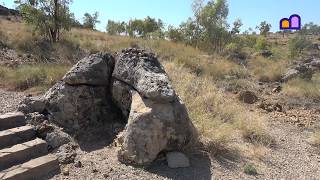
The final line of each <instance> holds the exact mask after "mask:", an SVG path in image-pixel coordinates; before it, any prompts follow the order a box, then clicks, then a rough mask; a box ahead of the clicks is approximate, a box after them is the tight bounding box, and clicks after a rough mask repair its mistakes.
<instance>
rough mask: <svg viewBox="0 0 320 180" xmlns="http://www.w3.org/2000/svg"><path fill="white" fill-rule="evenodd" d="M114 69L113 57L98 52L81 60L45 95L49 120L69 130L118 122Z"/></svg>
mask: <svg viewBox="0 0 320 180" xmlns="http://www.w3.org/2000/svg"><path fill="white" fill-rule="evenodd" d="M113 66H114V59H113V57H112V56H111V55H110V54H102V53H98V54H94V55H91V56H89V57H86V58H84V59H82V60H80V61H79V62H78V63H77V64H76V65H75V66H74V67H72V69H71V70H70V71H69V72H68V73H67V74H66V75H65V76H64V78H63V79H62V81H60V82H58V83H57V84H55V85H54V86H53V87H52V88H51V89H50V90H49V91H48V92H47V93H46V94H45V96H44V99H45V101H46V110H47V111H48V113H49V119H50V120H52V121H54V122H56V123H57V124H59V125H60V126H62V127H66V128H68V129H84V128H86V127H88V126H91V125H94V124H97V123H98V122H102V121H105V120H106V121H107V120H112V119H116V118H117V115H116V113H115V112H117V110H116V109H115V108H114V107H113V105H112V103H111V102H112V100H111V93H110V87H109V86H110V79H111V74H112V70H113V68H114V67H113Z"/></svg>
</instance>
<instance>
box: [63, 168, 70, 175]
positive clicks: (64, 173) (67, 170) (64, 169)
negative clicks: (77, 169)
mask: <svg viewBox="0 0 320 180" xmlns="http://www.w3.org/2000/svg"><path fill="white" fill-rule="evenodd" d="M62 174H63V175H65V176H69V168H67V167H64V168H63V169H62Z"/></svg>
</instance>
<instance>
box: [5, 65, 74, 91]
mask: <svg viewBox="0 0 320 180" xmlns="http://www.w3.org/2000/svg"><path fill="white" fill-rule="evenodd" d="M69 68H70V67H69V66H68V65H61V64H60V65H54V64H39V65H24V66H20V67H17V68H8V67H1V68H0V85H1V86H4V87H5V88H6V89H11V90H20V91H23V90H27V89H30V88H34V89H37V90H39V89H43V90H45V89H48V88H49V87H50V86H52V85H53V84H54V83H56V82H57V81H58V80H60V79H61V78H62V77H63V75H64V74H65V73H66V72H67V70H68V69H69Z"/></svg>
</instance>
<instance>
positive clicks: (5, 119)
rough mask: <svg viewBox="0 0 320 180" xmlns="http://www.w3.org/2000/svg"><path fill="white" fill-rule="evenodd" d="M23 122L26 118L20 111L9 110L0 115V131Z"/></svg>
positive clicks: (21, 124) (22, 124)
mask: <svg viewBox="0 0 320 180" xmlns="http://www.w3.org/2000/svg"><path fill="white" fill-rule="evenodd" d="M25 124H26V120H25V117H24V114H23V113H22V112H11V113H7V114H3V115H0V131H2V130H5V129H11V128H14V127H19V126H24V125H25Z"/></svg>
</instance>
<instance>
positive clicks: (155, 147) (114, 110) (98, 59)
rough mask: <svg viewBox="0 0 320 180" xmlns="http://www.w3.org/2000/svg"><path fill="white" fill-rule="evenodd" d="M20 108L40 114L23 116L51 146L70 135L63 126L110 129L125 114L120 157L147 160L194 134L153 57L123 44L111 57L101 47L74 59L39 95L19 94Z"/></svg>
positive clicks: (78, 130)
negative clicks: (33, 124) (76, 61)
mask: <svg viewBox="0 0 320 180" xmlns="http://www.w3.org/2000/svg"><path fill="white" fill-rule="evenodd" d="M21 109H24V110H25V111H26V112H28V113H33V112H36V111H38V112H40V113H42V114H43V115H45V117H42V116H41V115H38V114H34V113H33V114H30V117H29V119H30V122H34V123H35V124H36V127H37V132H38V134H39V135H41V136H42V137H45V138H46V140H47V141H48V144H49V145H51V147H52V148H53V149H55V150H56V149H58V148H59V147H61V146H62V145H64V144H67V143H69V142H70V141H71V140H72V138H71V136H70V135H68V134H67V133H65V132H68V133H72V136H74V137H77V138H78V137H82V136H88V134H89V132H88V134H86V133H85V132H86V130H89V129H92V128H96V129H99V127H101V126H100V125H105V124H107V125H110V127H111V130H110V134H111V135H112V134H114V132H117V133H118V132H119V131H120V130H122V129H123V128H118V127H117V126H114V125H115V124H117V123H123V120H124V119H125V120H127V121H128V123H127V125H126V127H125V130H124V131H123V132H121V133H120V134H119V136H118V140H117V142H118V145H119V146H120V147H119V151H118V157H119V159H120V160H121V161H122V162H124V163H132V164H137V165H145V164H148V163H151V162H152V161H154V160H155V159H156V157H157V155H158V154H159V153H160V152H163V151H174V150H182V149H183V148H185V147H186V145H188V144H190V143H191V142H192V140H194V139H195V138H196V137H197V134H196V131H195V128H194V126H193V124H192V123H191V121H190V119H189V117H188V113H187V109H186V107H185V106H184V104H183V102H182V101H181V100H180V98H179V97H178V96H177V95H176V93H175V91H174V89H173V88H172V85H171V82H170V80H169V78H168V75H167V74H166V72H165V71H164V69H163V67H162V66H161V64H160V63H159V61H158V59H157V58H156V57H155V55H154V54H152V53H146V52H144V51H143V50H138V49H126V50H123V51H122V52H121V53H120V54H118V55H117V57H116V60H114V58H113V57H112V56H111V55H110V54H102V53H98V54H94V55H91V56H89V57H86V58H84V59H82V60H80V61H79V62H78V63H77V64H76V65H75V66H74V67H72V69H71V70H70V71H69V72H68V73H67V74H66V75H65V76H64V77H63V79H62V80H61V81H60V82H57V83H56V84H55V85H54V86H53V87H52V88H51V89H50V90H49V91H48V92H47V93H46V94H45V95H44V96H43V97H42V98H40V99H30V98H29V99H27V100H25V101H24V102H23V103H22V104H21ZM52 123H54V125H52ZM56 125H58V126H59V127H61V129H60V128H58V127H56ZM123 126H124V125H123ZM123 126H119V127H123ZM102 129H103V128H102ZM107 129H108V128H106V130H107ZM109 129H110V128H109ZM63 131H65V132H63ZM107 131H108V130H107ZM111 135H110V136H111ZM79 145H80V144H79ZM62 154H66V155H67V156H68V157H69V155H68V153H62ZM69 154H70V156H72V157H73V154H72V153H69ZM67 159H70V158H67ZM71 159H72V158H71ZM60 162H63V163H68V162H71V161H69V160H65V158H61V160H60Z"/></svg>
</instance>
